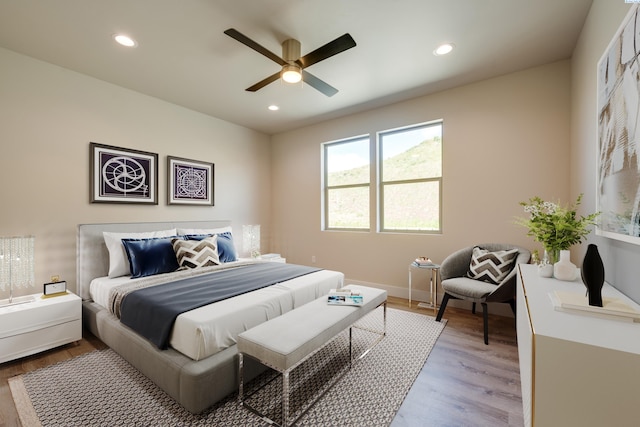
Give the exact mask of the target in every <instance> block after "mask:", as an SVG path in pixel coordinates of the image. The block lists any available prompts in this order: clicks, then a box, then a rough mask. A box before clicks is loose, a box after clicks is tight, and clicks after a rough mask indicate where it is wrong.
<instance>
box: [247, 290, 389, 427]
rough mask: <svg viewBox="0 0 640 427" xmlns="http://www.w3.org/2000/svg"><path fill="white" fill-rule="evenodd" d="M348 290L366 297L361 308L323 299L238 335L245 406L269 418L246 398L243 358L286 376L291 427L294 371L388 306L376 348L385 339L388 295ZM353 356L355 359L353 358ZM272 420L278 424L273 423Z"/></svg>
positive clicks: (285, 416)
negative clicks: (331, 302) (327, 345)
mask: <svg viewBox="0 0 640 427" xmlns="http://www.w3.org/2000/svg"><path fill="white" fill-rule="evenodd" d="M347 288H350V289H352V290H353V291H357V292H360V294H361V295H362V296H363V304H362V305H361V306H346V305H345V306H340V305H329V304H327V297H326V296H323V297H320V298H318V299H316V300H315V301H312V302H310V303H308V304H305V305H303V306H301V307H299V308H296V309H295V310H292V311H289V312H287V313H285V314H283V315H282V316H278V317H276V318H274V319H272V320H269V321H268V322H265V323H262V324H260V325H258V326H256V327H254V328H251V329H249V330H248V331H245V332H243V333H241V334H240V335H238V354H239V364H240V365H239V375H240V378H239V383H240V385H239V394H238V399H239V401H240V404H241V405H244V406H246V407H247V408H248V409H250V410H252V411H253V412H255V413H257V414H258V415H260V416H261V417H264V418H266V417H265V416H264V414H262V413H260V412H259V411H257V410H256V409H254V408H252V407H251V406H250V405H248V404H247V402H246V401H245V399H244V396H243V387H244V380H243V359H244V357H246V356H251V357H252V358H254V359H256V360H258V361H259V362H260V363H262V364H263V365H265V366H268V367H270V368H272V369H274V370H276V371H278V372H280V373H281V374H282V424H281V425H283V426H288V425H291V424H292V423H293V422H295V421H296V420H295V419H294V420H289V392H290V390H289V374H290V372H291V371H292V370H293V369H294V368H296V367H297V366H299V365H300V364H301V363H303V362H304V361H305V360H307V359H308V358H309V357H311V356H312V355H313V354H315V353H316V352H317V351H319V350H320V349H322V347H324V346H325V345H326V344H328V343H329V342H331V341H332V340H333V339H334V338H335V337H336V336H337V335H338V334H339V333H340V332H342V331H344V330H345V329H347V328H351V326H353V324H354V323H355V322H356V321H358V320H359V319H360V318H362V317H363V316H364V315H365V314H367V313H369V312H370V311H372V310H374V309H375V308H377V307H379V306H380V305H383V306H384V309H383V316H384V327H383V330H382V331H376V332H378V333H380V338H379V339H378V340H376V342H375V343H374V344H373V345H375V344H377V343H378V342H379V341H380V339H382V338H383V337H384V335H385V333H386V307H387V306H386V303H387V292H386V291H384V290H381V289H375V288H369V287H365V286H357V285H349V286H347ZM370 349H371V348H369V349H367V350H366V351H365V352H364V353H366V352H368V351H369V350H370ZM349 351H350V353H351V333H350V334H349ZM364 353H363V354H364ZM350 356H351V360H353V357H352V355H350ZM337 379H338V378H336V379H335V380H337ZM313 403H315V402H313ZM313 403H312V404H313ZM307 409H308V408H307ZM269 421H270V422H271V423H275V424H277V423H276V422H275V421H273V420H269Z"/></svg>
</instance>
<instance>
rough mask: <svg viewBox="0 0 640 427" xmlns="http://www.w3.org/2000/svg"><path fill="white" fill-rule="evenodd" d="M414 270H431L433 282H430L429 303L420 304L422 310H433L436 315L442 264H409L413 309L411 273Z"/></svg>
mask: <svg viewBox="0 0 640 427" xmlns="http://www.w3.org/2000/svg"><path fill="white" fill-rule="evenodd" d="M414 268H417V269H420V270H431V280H429V302H421V303H419V304H418V307H420V308H433V313H434V314H435V313H436V311H437V309H438V306H437V304H438V282H439V280H440V264H430V265H417V264H415V263H411V264H409V307H411V290H412V289H411V288H412V283H411V272H412V270H413V269H414Z"/></svg>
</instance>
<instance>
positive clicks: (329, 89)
mask: <svg viewBox="0 0 640 427" xmlns="http://www.w3.org/2000/svg"><path fill="white" fill-rule="evenodd" d="M302 80H304V82H305V83H306V84H308V85H309V86H311V87H313V88H314V89H316V90H318V91H320V92H322V93H324V94H325V95H327V96H333V95H335V94H336V93H338V89H336V88H335V87H333V86H331V85H330V84H329V83H326V82H324V81H322V80H320V79H319V78H317V77H316V76H314V75H313V74H311V73H310V72H308V71H305V70H302Z"/></svg>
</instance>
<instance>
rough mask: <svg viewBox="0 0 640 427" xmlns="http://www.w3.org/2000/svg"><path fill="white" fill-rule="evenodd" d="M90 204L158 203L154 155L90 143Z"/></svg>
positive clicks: (156, 162) (156, 158)
mask: <svg viewBox="0 0 640 427" xmlns="http://www.w3.org/2000/svg"><path fill="white" fill-rule="evenodd" d="M89 150H90V156H89V157H90V159H89V162H90V174H91V190H90V191H91V195H90V198H91V203H143V204H150V205H157V204H158V186H157V182H158V155H157V154H155V153H148V152H146V151H138V150H130V149H128V148H120V147H112V146H110V145H102V144H98V143H95V142H92V143H91V144H90V147H89Z"/></svg>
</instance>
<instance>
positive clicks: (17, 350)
mask: <svg viewBox="0 0 640 427" xmlns="http://www.w3.org/2000/svg"><path fill="white" fill-rule="evenodd" d="M80 339H82V300H81V299H80V297H78V296H77V295H74V294H72V293H70V292H69V293H67V294H66V295H60V296H50V297H47V298H42V296H41V295H38V296H37V297H36V299H35V301H32V302H27V303H23V304H17V305H10V306H6V307H0V363H2V362H6V361H9V360H13V359H17V358H19V357H24V356H28V355H30V354H34V353H38V352H40V351H44V350H48V349H50V348H53V347H57V346H60V345H63V344H67V343H70V342H73V341H78V340H80Z"/></svg>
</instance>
